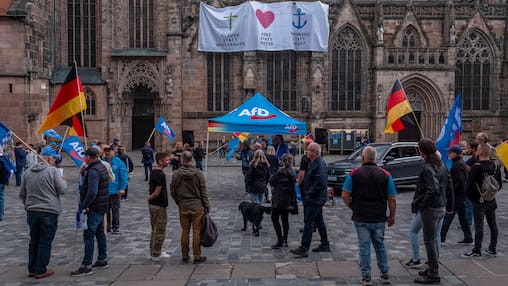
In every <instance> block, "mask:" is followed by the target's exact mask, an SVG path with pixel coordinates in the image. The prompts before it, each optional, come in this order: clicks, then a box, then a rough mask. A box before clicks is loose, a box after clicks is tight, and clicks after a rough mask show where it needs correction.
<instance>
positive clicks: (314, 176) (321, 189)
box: [291, 143, 330, 257]
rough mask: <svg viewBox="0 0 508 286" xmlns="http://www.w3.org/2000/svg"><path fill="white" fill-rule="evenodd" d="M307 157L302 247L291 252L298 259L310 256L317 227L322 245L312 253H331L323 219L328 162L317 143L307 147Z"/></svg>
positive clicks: (304, 180)
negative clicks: (308, 164)
mask: <svg viewBox="0 0 508 286" xmlns="http://www.w3.org/2000/svg"><path fill="white" fill-rule="evenodd" d="M307 157H308V158H309V160H310V162H311V163H310V166H309V168H308V169H307V171H306V172H305V177H304V179H303V189H304V190H305V193H304V194H303V206H304V208H303V220H304V228H303V235H302V243H301V246H300V247H298V248H297V249H293V250H291V253H293V254H294V255H296V257H307V256H309V254H308V251H309V248H310V243H311V242H312V230H313V229H314V224H315V225H316V227H317V229H318V231H319V235H320V236H321V244H320V245H319V246H318V247H316V248H313V249H312V252H330V243H329V242H328V234H327V232H326V225H325V221H324V219H323V206H324V204H325V203H326V200H327V196H328V193H327V182H328V172H327V166H326V162H325V161H324V160H323V158H322V157H321V146H320V145H319V144H317V143H310V144H309V147H307Z"/></svg>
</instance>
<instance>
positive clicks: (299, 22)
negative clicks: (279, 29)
mask: <svg viewBox="0 0 508 286" xmlns="http://www.w3.org/2000/svg"><path fill="white" fill-rule="evenodd" d="M304 15H306V14H305V13H302V9H301V8H298V9H296V14H293V16H298V25H297V24H295V22H293V27H295V28H297V29H298V30H300V29H301V28H303V27H305V25H307V20H305V21H304V22H303V24H302V22H301V21H302V16H304Z"/></svg>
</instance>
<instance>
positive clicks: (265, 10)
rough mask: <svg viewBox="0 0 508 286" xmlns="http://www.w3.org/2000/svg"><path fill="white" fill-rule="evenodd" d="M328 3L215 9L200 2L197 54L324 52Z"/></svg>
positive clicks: (246, 3)
mask: <svg viewBox="0 0 508 286" xmlns="http://www.w3.org/2000/svg"><path fill="white" fill-rule="evenodd" d="M328 10H329V6H328V4H324V3H322V2H320V1H314V2H304V1H286V2H276V3H264V2H258V1H244V2H243V3H241V4H239V5H234V6H227V7H224V8H217V7H213V6H210V5H207V4H206V3H205V2H204V1H202V2H201V4H200V8H199V35H198V50H199V51H201V52H221V53H223V52H239V51H254V50H263V51H282V50H295V51H316V52H326V51H327V50H328V38H329V30H330V26H329V23H328Z"/></svg>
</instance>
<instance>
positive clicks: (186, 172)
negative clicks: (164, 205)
mask: <svg viewBox="0 0 508 286" xmlns="http://www.w3.org/2000/svg"><path fill="white" fill-rule="evenodd" d="M170 191H171V196H172V197H173V199H174V200H175V203H176V204H177V205H178V208H179V209H180V210H182V211H186V210H194V211H199V210H203V209H206V210H209V209H210V203H209V202H208V193H207V191H206V184H205V176H204V175H203V173H202V172H201V171H200V170H198V169H196V168H195V167H194V166H189V165H187V166H182V167H180V169H178V170H174V171H173V177H172V179H171V185H170Z"/></svg>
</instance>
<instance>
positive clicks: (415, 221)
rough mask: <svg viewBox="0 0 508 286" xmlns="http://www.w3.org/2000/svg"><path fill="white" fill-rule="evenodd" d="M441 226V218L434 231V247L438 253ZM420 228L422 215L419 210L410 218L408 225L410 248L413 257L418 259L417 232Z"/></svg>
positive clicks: (418, 239)
mask: <svg viewBox="0 0 508 286" xmlns="http://www.w3.org/2000/svg"><path fill="white" fill-rule="evenodd" d="M442 226H443V219H441V220H440V221H439V224H438V226H437V231H436V248H437V252H438V255H439V251H440V250H441V228H442ZM420 230H422V217H421V215H420V212H417V213H416V214H415V215H414V216H413V218H412V219H411V223H410V225H409V241H410V242H411V249H412V251H413V257H412V258H413V259H414V260H417V259H420V238H419V237H418V234H419V233H420Z"/></svg>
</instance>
